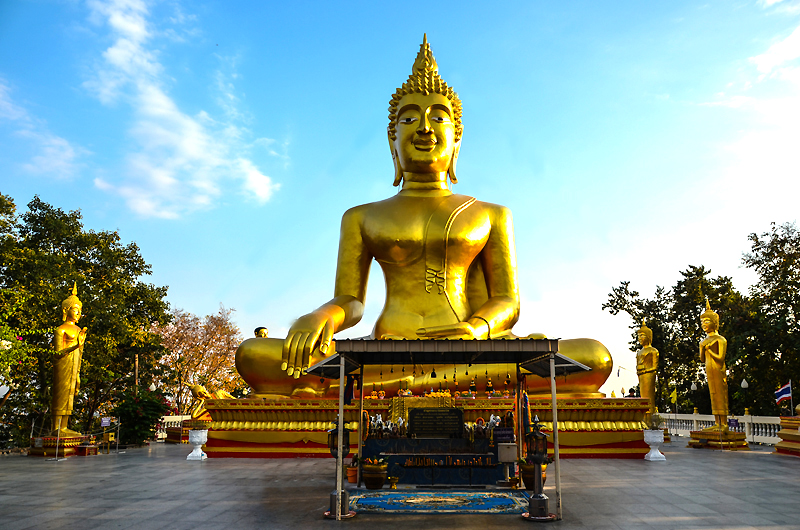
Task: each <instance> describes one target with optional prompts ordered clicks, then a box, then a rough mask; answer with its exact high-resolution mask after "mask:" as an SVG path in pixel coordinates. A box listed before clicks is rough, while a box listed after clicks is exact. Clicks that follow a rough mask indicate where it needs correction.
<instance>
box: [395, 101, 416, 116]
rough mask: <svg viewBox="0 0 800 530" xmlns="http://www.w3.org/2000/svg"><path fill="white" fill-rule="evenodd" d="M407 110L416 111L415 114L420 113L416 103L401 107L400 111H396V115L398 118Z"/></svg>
mask: <svg viewBox="0 0 800 530" xmlns="http://www.w3.org/2000/svg"><path fill="white" fill-rule="evenodd" d="M407 110H416V111H417V112H420V113H421V112H422V109H421V108H420V107H419V105H417V104H416V103H409V104H408V105H403V106H402V107H401V108H400V110H398V111H397V115H398V116H400V115H401V114H402V113H404V112H405V111H407Z"/></svg>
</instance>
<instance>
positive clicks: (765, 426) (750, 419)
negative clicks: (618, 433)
mask: <svg viewBox="0 0 800 530" xmlns="http://www.w3.org/2000/svg"><path fill="white" fill-rule="evenodd" d="M662 417H663V418H664V420H665V421H666V423H667V429H668V430H669V433H670V434H676V435H678V436H687V437H688V436H690V434H689V433H690V432H691V431H701V430H703V429H705V428H706V427H711V426H712V425H714V416H713V415H711V414H669V413H664V414H662ZM729 418H735V419H737V420H739V426H738V427H730V430H731V431H734V432H743V433H745V436H746V438H747V441H748V442H751V443H760V444H768V445H774V444H776V443H778V442H780V441H781V439H780V438H779V437H778V431H779V430H781V419H780V417H778V416H751V415H750V414H745V415H741V416H729Z"/></svg>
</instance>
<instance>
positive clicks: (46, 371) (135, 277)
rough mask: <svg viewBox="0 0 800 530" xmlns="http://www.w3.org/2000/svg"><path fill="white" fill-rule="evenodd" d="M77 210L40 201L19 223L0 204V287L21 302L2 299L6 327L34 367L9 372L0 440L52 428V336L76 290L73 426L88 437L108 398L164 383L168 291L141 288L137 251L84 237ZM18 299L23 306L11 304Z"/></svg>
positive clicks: (107, 237)
mask: <svg viewBox="0 0 800 530" xmlns="http://www.w3.org/2000/svg"><path fill="white" fill-rule="evenodd" d="M81 219H82V218H81V214H80V212H79V211H71V212H64V211H63V210H61V209H59V208H55V207H53V206H51V205H49V204H47V203H45V202H44V201H42V200H41V199H39V198H38V197H34V199H33V200H32V201H31V202H30V203H29V204H28V209H27V211H26V212H24V213H23V214H22V215H18V214H17V213H16V211H15V208H14V207H13V201H12V200H11V199H10V198H9V197H7V196H3V198H2V201H0V263H2V266H1V267H2V268H0V287H1V288H2V289H3V290H4V291H3V292H4V293H5V292H9V293H14V296H16V297H17V298H16V299H14V297H12V296H3V297H2V298H0V304H2V305H0V314H3V318H4V323H3V324H4V325H5V326H7V327H8V328H10V329H12V330H18V331H20V332H21V333H22V334H21V335H20V336H22V337H23V339H24V342H25V345H26V347H27V348H28V352H29V353H30V359H29V361H28V362H27V363H23V364H18V365H17V366H18V368H16V369H15V370H14V371H12V373H11V374H10V378H11V380H12V383H13V385H14V392H13V393H12V394H11V396H10V398H9V399H8V401H7V402H6V404H5V406H4V407H3V408H2V409H1V410H0V413H2V415H3V421H4V423H3V430H2V431H1V432H0V439H3V438H5V439H7V440H8V439H11V440H12V441H13V443H17V444H24V443H25V442H26V439H27V437H28V436H29V435H30V432H31V429H32V424H34V425H35V426H36V429H37V430H38V429H41V428H45V429H46V428H49V413H48V407H49V401H50V392H49V387H50V383H51V380H52V365H51V357H52V352H51V351H50V344H51V341H52V331H53V330H54V329H55V328H56V327H57V326H58V325H60V324H61V310H60V304H61V301H62V300H63V299H64V298H66V297H67V295H68V292H69V288H70V287H71V286H72V283H73V282H77V286H78V296H79V297H80V299H81V301H82V302H83V313H84V317H83V318H82V319H81V322H80V324H81V326H86V327H88V329H89V332H88V337H87V341H86V345H85V348H84V355H83V363H82V365H81V383H82V384H81V391H80V393H79V395H78V396H76V400H75V410H74V411H73V421H74V422H76V423H77V425H76V427H78V428H79V429H82V430H84V431H89V430H91V429H92V426H93V421H94V417H95V413H96V412H108V411H109V410H110V408H111V406H112V404H111V401H112V397H113V394H114V393H115V392H117V391H120V390H123V389H128V388H130V387H132V386H133V370H134V362H135V361H134V359H135V358H136V356H137V355H138V358H139V383H140V385H144V386H147V385H149V384H150V383H151V382H153V381H154V380H159V379H160V378H162V377H164V376H165V375H168V374H165V373H164V369H163V366H162V365H161V364H159V363H158V362H157V361H158V359H159V357H160V356H161V355H162V353H163V348H162V346H161V345H160V337H159V336H158V335H156V334H154V333H152V332H151V331H150V330H151V327H152V326H153V325H154V324H164V323H166V322H167V321H168V320H169V318H170V316H169V313H168V304H167V302H166V301H165V300H164V298H165V296H166V293H167V288H166V287H157V286H154V285H152V284H148V283H145V282H143V281H141V278H142V277H144V276H147V275H149V274H150V272H151V267H150V265H148V264H147V263H146V262H145V261H144V259H143V258H142V257H141V255H140V253H139V248H138V247H137V246H136V244H135V243H128V244H123V243H122V240H121V237H120V235H119V233H117V232H116V231H113V232H112V231H100V232H95V231H93V230H86V229H84V227H83V223H82V220H81ZM20 297H21V298H24V299H25V302H24V304H22V305H21V306H20V305H19V304H17V305H16V306H15V305H14V303H16V300H18V299H19V298H20Z"/></svg>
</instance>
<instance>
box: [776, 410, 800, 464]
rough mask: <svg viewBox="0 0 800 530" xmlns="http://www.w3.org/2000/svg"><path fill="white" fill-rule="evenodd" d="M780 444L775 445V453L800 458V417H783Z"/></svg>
mask: <svg viewBox="0 0 800 530" xmlns="http://www.w3.org/2000/svg"><path fill="white" fill-rule="evenodd" d="M778 437H779V438H780V439H781V441H780V442H778V443H777V444H775V452H776V453H781V454H784V455H792V456H800V416H781V430H780V431H778Z"/></svg>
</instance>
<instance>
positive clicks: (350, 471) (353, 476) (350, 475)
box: [345, 455, 358, 484]
mask: <svg viewBox="0 0 800 530" xmlns="http://www.w3.org/2000/svg"><path fill="white" fill-rule="evenodd" d="M345 471H346V473H347V482H349V483H350V484H355V483H356V482H358V455H354V456H353V460H351V461H350V465H349V466H347V467H346V468H345Z"/></svg>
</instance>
